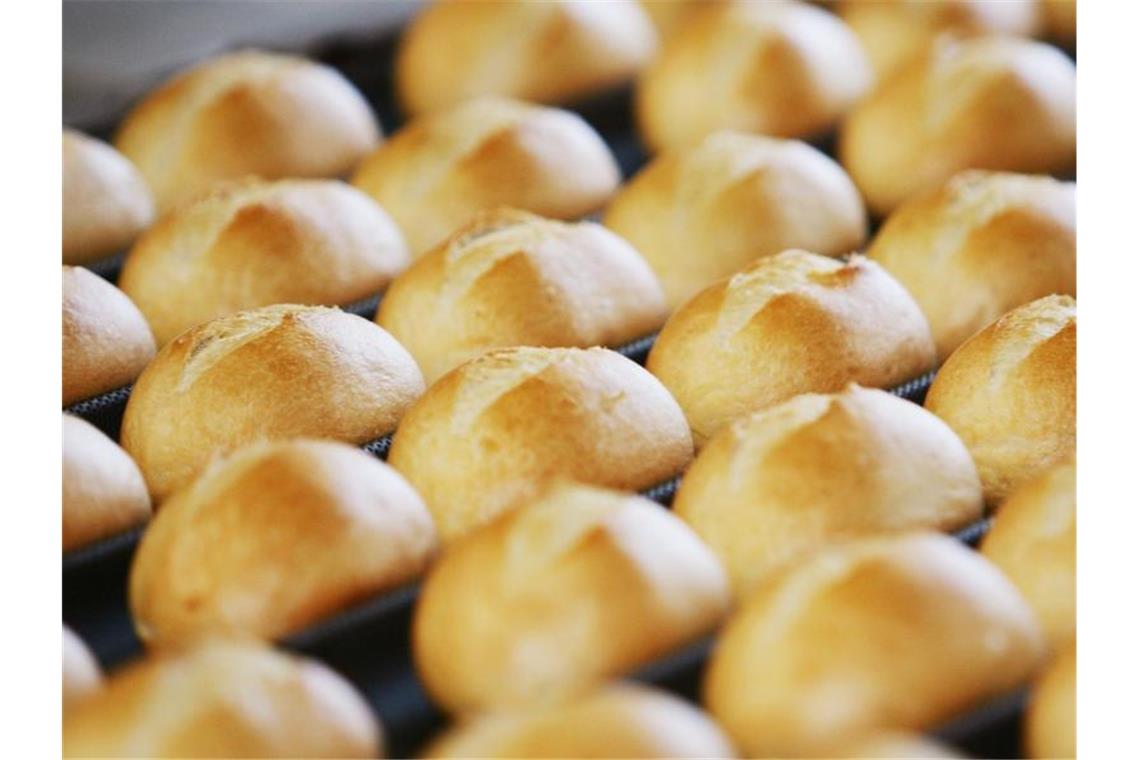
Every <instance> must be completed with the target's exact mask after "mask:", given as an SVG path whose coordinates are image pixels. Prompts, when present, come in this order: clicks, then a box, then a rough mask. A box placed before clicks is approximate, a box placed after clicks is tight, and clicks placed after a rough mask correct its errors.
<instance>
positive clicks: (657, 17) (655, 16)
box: [640, 0, 712, 38]
mask: <svg viewBox="0 0 1140 760" xmlns="http://www.w3.org/2000/svg"><path fill="white" fill-rule="evenodd" d="M640 1H641V8H642V10H644V11H645V15H646V16H648V17H649V20H650V21H652V22H653V26H654V27H656V28H657V34H658V36H660V37H661V38H664V37H665V36H666V35H667V34H669V33H671V32H672V31H673V30H675V29H677V28H678V27H679V26H680V25H681V20H682V19H684V18H685V17H687V16H688V15H689V14H690V13H692V12H693V11H695V10H696V9H697V8H700V7H703V6H704V5H705V4H706V3H708V2H711V1H712V0H640Z"/></svg>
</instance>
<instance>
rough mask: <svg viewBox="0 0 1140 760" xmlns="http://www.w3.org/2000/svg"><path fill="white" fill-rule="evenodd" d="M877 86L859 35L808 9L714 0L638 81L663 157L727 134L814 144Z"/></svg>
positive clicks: (644, 128)
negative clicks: (804, 140)
mask: <svg viewBox="0 0 1140 760" xmlns="http://www.w3.org/2000/svg"><path fill="white" fill-rule="evenodd" d="M870 85H871V67H870V65H869V64H868V62H867V58H866V55H865V54H864V53H863V50H862V48H861V46H860V45H859V40H858V39H856V37H855V35H853V34H852V33H851V31H850V30H849V29H848V28H847V27H846V26H845V25H844V24H843V22H841V21H840V20H839V19H837V18H836V17H835V16H834V15H832V14H831V13H828V12H827V11H825V10H822V9H820V8H816V7H813V6H811V5H806V4H803V3H784V2H763V3H755V2H753V3H745V2H736V3H713V4H710V5H708V6H707V7H702V8H698V9H696V10H695V11H694V12H692V13H690V14H688V15H686V16H685V18H684V19H683V24H682V25H681V26H679V27H678V28H676V29H674V30H673V31H672V33H671V34H670V35H669V36H668V37H667V38H666V39H665V41H664V44H663V45H662V49H661V53H660V54H659V55H658V56H657V57H656V58H655V59H654V60H653V63H652V64H651V65H650V66H649V67H648V68H647V69H646V70H645V73H644V74H643V75H642V77H641V78H640V80H639V81H638V86H637V94H636V103H635V108H636V116H637V125H638V128H639V131H640V132H641V135H642V136H643V138H644V139H645V142H646V144H647V145H648V146H649V147H650V148H651V149H653V150H659V149H661V148H670V147H677V146H681V145H685V144H689V143H693V142H695V141H697V140H700V139H701V138H703V137H705V136H706V135H709V134H711V133H713V132H716V131H717V130H721V129H736V130H740V131H743V132H758V133H760V134H766V135H774V136H776V137H812V136H817V135H821V134H823V133H825V132H827V131H828V130H830V129H831V128H832V127H834V126H835V124H836V122H837V121H838V120H839V117H840V116H842V115H843V113H844V112H845V111H847V109H849V108H850V107H851V106H852V105H853V104H854V103H855V102H856V101H857V100H858V99H859V98H860V97H861V96H862V95H863V93H864V92H865V91H866V90H867V88H868V87H869V86H870Z"/></svg>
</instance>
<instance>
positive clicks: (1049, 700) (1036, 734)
mask: <svg viewBox="0 0 1140 760" xmlns="http://www.w3.org/2000/svg"><path fill="white" fill-rule="evenodd" d="M1025 746H1026V749H1028V751H1029V757H1041V758H1061V757H1065V758H1072V757H1076V756H1077V643H1076V640H1075V639H1074V640H1072V641H1070V642H1069V644H1068V645H1067V646H1065V647H1064V648H1063V650H1062V652H1061V654H1060V655H1058V656H1057V658H1056V659H1054V660H1053V662H1052V663H1051V664H1050V665H1049V667H1048V668H1047V669H1046V670H1045V673H1044V674H1043V675H1042V676H1041V677H1040V678H1039V679H1038V681H1037V683H1036V684H1035V685H1034V687H1033V693H1032V694H1031V696H1030V699H1029V708H1028V710H1027V712H1026V716H1025Z"/></svg>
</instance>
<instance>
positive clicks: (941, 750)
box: [820, 731, 966, 760]
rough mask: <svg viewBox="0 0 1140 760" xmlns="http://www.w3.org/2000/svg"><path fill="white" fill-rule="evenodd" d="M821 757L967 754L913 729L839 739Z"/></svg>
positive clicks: (927, 758) (910, 758)
mask: <svg viewBox="0 0 1140 760" xmlns="http://www.w3.org/2000/svg"><path fill="white" fill-rule="evenodd" d="M820 757H833V758H839V757H842V758H848V760H859V759H861V758H866V759H867V760H871V759H872V758H897V760H919V758H922V759H923V760H932V759H934V758H965V757H966V755H962V754H959V753H957V752H955V751H954V750H952V749H950V748H949V747H947V746H946V745H944V744H942V743H941V742H938V741H936V740H934V739H932V738H930V737H929V736H923V735H921V734H917V733H913V732H910V731H876V732H874V733H871V734H868V735H866V736H862V737H860V738H858V739H855V740H849V741H845V742H839V743H838V744H836V745H835V746H834V747H832V748H830V749H828V750H827V751H826V752H824V753H823V754H821V755H820Z"/></svg>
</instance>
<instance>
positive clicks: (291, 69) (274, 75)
mask: <svg viewBox="0 0 1140 760" xmlns="http://www.w3.org/2000/svg"><path fill="white" fill-rule="evenodd" d="M379 141H380V130H379V127H378V126H377V124H376V119H375V117H373V115H372V112H371V110H369V108H368V104H367V103H366V102H365V100H364V98H363V97H362V96H361V95H360V93H359V92H357V91H356V89H355V88H354V87H353V86H352V85H351V84H350V83H349V82H348V80H347V79H345V78H344V77H343V76H341V74H339V73H338V72H336V71H335V70H334V69H332V68H330V67H328V66H325V65H322V64H319V63H315V62H313V61H309V60H306V59H304V58H299V57H296V56H290V55H281V54H277V53H267V52H264V51H260V50H242V51H238V52H235V53H227V54H225V55H219V56H217V57H214V58H211V59H209V60H206V61H204V62H202V63H199V64H197V65H196V66H193V67H191V68H189V69H186V70H184V71H182V72H180V73H178V74H176V75H175V76H174V77H173V78H171V79H170V80H168V81H167V82H166V83H165V84H163V85H161V86H160V87H158V88H157V89H156V90H154V91H153V92H151V93H150V94H149V95H148V96H147V97H146V98H144V99H143V101H142V102H141V103H139V104H138V105H137V106H135V108H134V109H133V110H132V111H131V112H130V113H129V114H127V117H126V119H125V120H124V121H123V123H122V126H121V127H120V128H119V132H118V134H117V135H116V136H115V147H116V148H118V149H119V150H120V151H121V152H122V153H123V154H124V155H125V156H126V157H127V158H129V159H131V160H132V161H133V162H134V163H135V165H136V166H138V168H139V170H140V171H141V172H142V174H143V176H144V177H145V178H146V180H147V183H148V184H149V185H150V187H151V189H152V190H153V191H154V195H155V200H156V202H157V204H158V208H159V210H161V211H166V210H168V209H170V208H171V207H172V206H174V205H177V204H178V203H181V202H183V201H185V200H187V199H189V198H192V197H194V196H196V195H198V194H200V193H202V192H205V191H206V190H208V189H209V188H210V187H211V186H212V185H214V184H216V183H218V182H221V181H223V180H230V179H238V178H240V177H244V176H246V175H251V174H252V175H257V176H260V177H263V178H265V179H282V178H285V177H338V176H342V175H344V174H346V173H347V172H349V171H350V170H351V169H352V167H353V166H355V165H356V163H357V162H358V161H359V160H360V159H361V158H362V157H363V156H364V155H365V154H367V153H368V152H369V151H371V150H372V149H373V148H375V147H376V145H377V143H378V142H379Z"/></svg>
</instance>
